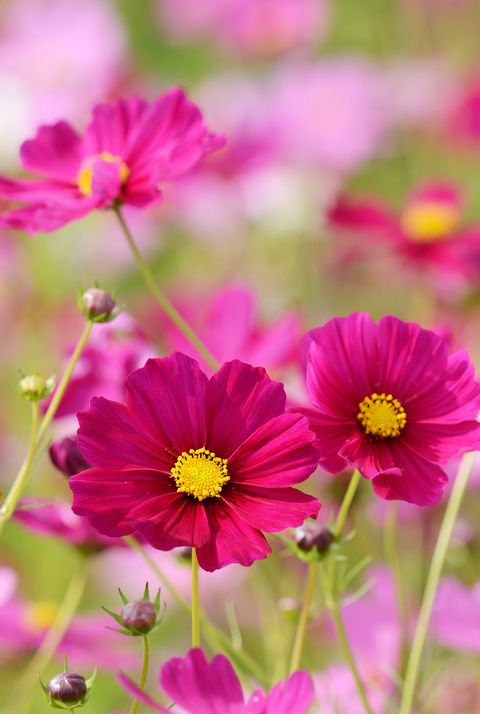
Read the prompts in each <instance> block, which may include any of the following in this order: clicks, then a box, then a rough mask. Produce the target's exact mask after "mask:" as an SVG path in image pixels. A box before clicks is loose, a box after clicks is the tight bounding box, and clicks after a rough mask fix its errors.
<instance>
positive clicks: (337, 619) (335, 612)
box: [330, 599, 373, 714]
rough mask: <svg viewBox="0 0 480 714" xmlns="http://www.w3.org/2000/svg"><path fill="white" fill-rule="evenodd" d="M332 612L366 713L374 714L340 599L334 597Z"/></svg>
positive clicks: (340, 643)
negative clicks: (350, 639) (359, 669)
mask: <svg viewBox="0 0 480 714" xmlns="http://www.w3.org/2000/svg"><path fill="white" fill-rule="evenodd" d="M330 612H331V613H332V617H333V621H334V623H335V631H336V633H337V637H338V643H339V645H340V652H341V653H342V657H343V659H344V660H345V662H346V663H347V665H348V667H349V668H350V671H351V673H352V675H353V678H354V679H355V684H356V685H357V692H358V696H359V697H360V699H361V701H362V705H363V708H364V710H365V712H366V714H373V712H372V709H371V707H370V704H369V702H368V698H367V693H366V691H365V686H364V684H363V681H362V678H361V677H360V674H359V672H358V668H357V665H356V662H355V658H354V656H353V652H352V648H351V647H350V643H349V641H348V637H347V632H346V630H345V624H344V622H343V618H342V613H341V611H340V605H339V603H338V599H334V600H333V601H332V604H331V607H330Z"/></svg>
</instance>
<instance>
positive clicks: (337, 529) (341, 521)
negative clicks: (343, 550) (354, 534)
mask: <svg viewBox="0 0 480 714" xmlns="http://www.w3.org/2000/svg"><path fill="white" fill-rule="evenodd" d="M360 479H361V474H360V471H359V470H358V469H355V471H354V472H353V474H352V476H351V478H350V483H349V484H348V488H347V490H346V492H345V495H344V497H343V501H342V503H341V505H340V509H339V511H338V514H337V518H336V519H335V523H334V525H333V528H332V533H333V536H334V537H335V539H336V540H338V539H339V538H340V537H341V536H342V533H343V529H344V528H345V522H346V520H347V516H348V512H349V510H350V506H351V505H352V502H353V499H354V498H355V494H356V492H357V488H358V484H359V483H360Z"/></svg>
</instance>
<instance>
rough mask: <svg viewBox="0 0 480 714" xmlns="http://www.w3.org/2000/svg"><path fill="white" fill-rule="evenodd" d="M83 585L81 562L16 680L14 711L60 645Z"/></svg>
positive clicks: (84, 576)
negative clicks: (45, 630) (36, 648)
mask: <svg viewBox="0 0 480 714" xmlns="http://www.w3.org/2000/svg"><path fill="white" fill-rule="evenodd" d="M85 585H86V568H85V563H84V562H82V563H81V564H80V566H79V567H78V568H76V570H75V572H74V574H73V576H72V578H71V579H70V582H69V584H68V587H67V590H66V592H65V595H64V598H63V600H62V602H61V604H60V606H59V608H58V611H57V615H56V617H55V620H54V621H53V624H52V626H51V628H50V629H49V631H48V632H47V634H46V636H45V638H44V639H43V641H42V644H41V645H40V647H39V649H38V650H37V651H36V653H35V655H34V656H33V657H32V659H31V660H30V663H29V665H28V667H27V668H26V670H25V671H24V672H23V674H22V675H21V676H20V678H19V679H18V680H17V684H16V687H15V691H16V695H15V696H16V707H18V708H15V712H20V711H22V704H21V702H22V701H24V700H27V699H28V697H29V695H30V693H31V691H32V689H33V688H34V687H35V685H36V684H37V682H38V677H39V676H41V675H42V674H43V671H44V670H45V668H46V667H47V666H48V664H49V663H50V661H51V659H52V658H53V656H54V655H55V652H56V651H57V649H58V646H59V645H60V643H61V641H62V639H63V637H64V635H65V633H66V631H67V630H68V627H69V626H70V624H71V622H72V620H73V618H74V616H75V613H76V612H77V610H78V606H79V604H80V601H81V599H82V596H83V593H84V591H85ZM19 697H21V699H20V703H19V699H18V698H19Z"/></svg>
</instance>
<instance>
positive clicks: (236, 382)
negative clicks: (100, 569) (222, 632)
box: [69, 353, 320, 570]
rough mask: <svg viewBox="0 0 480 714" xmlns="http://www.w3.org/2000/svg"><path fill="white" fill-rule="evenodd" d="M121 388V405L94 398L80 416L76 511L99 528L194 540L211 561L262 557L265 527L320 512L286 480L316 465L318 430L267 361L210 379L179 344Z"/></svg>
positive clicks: (164, 546) (159, 543) (153, 539)
mask: <svg viewBox="0 0 480 714" xmlns="http://www.w3.org/2000/svg"><path fill="white" fill-rule="evenodd" d="M125 386H126V389H127V399H126V404H120V403H118V402H112V401H109V400H107V399H104V398H94V399H93V400H92V402H91V405H90V409H89V410H88V411H87V412H81V413H80V414H79V415H78V416H79V422H80V429H79V432H78V440H79V446H80V450H81V451H82V453H83V456H84V457H85V458H86V459H87V461H88V462H89V463H91V464H93V467H94V468H92V469H89V470H87V471H83V472H82V473H80V474H78V475H76V476H73V477H72V478H71V479H70V482H69V483H70V486H71V488H72V490H73V493H74V500H73V510H74V512H75V513H77V514H78V515H83V516H87V517H88V518H89V520H90V522H91V523H92V525H94V526H95V528H97V529H98V530H99V531H100V532H101V533H104V534H105V535H111V536H123V535H127V534H129V533H132V532H133V531H134V530H136V531H138V532H139V533H141V534H142V535H143V536H144V537H145V539H146V540H147V542H149V543H150V544H151V545H153V546H154V547H155V548H158V549H160V550H170V549H172V548H175V547H176V546H182V545H186V546H192V547H195V548H197V552H198V559H199V562H200V564H201V566H202V567H203V568H204V569H205V570H215V569H217V568H220V567H223V566H225V565H228V564H229V563H241V564H242V565H251V563H252V562H253V561H255V560H258V559H260V558H265V557H266V556H267V554H268V553H269V552H270V548H269V546H268V544H267V542H266V540H265V537H264V536H263V534H262V531H265V532H275V531H281V530H283V529H285V528H288V527H290V526H296V525H300V524H301V523H303V521H304V519H305V518H306V517H308V516H311V515H313V516H315V515H316V514H317V512H318V509H319V506H320V504H319V503H318V501H317V500H316V499H315V498H312V497H311V496H307V495H305V494H304V493H302V492H300V491H298V490H297V489H294V488H292V486H293V485H294V484H297V483H300V482H302V481H304V480H305V479H306V478H307V477H308V476H309V475H310V474H311V473H312V472H313V471H314V469H315V466H316V462H317V454H316V452H315V449H314V448H313V446H312V441H313V439H314V435H313V434H312V433H311V432H310V431H309V429H308V421H307V420H306V419H305V418H304V417H302V416H301V415H298V414H288V413H285V401H286V396H285V391H284V389H283V386H282V385H281V384H279V383H277V382H273V381H271V380H270V379H269V378H268V376H267V374H266V373H265V370H264V369H261V368H253V367H251V366H250V365H246V364H244V363H242V362H239V361H234V362H227V363H226V364H224V365H223V367H222V368H221V369H220V370H219V371H218V372H217V373H216V374H215V375H214V376H213V377H212V378H211V379H208V377H207V376H206V375H205V374H204V373H203V372H202V371H201V369H200V367H199V365H198V363H197V362H196V361H195V360H193V359H191V358H190V357H187V356H185V355H182V354H180V353H175V354H173V355H171V356H170V357H166V358H164V359H157V360H148V362H147V363H146V365H145V367H143V368H142V369H138V370H136V371H135V372H132V373H131V374H130V376H129V377H128V378H127V380H126V382H125Z"/></svg>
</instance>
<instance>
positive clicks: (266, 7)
mask: <svg viewBox="0 0 480 714" xmlns="http://www.w3.org/2000/svg"><path fill="white" fill-rule="evenodd" d="M158 10H159V20H160V22H161V23H162V24H165V25H166V27H167V29H168V31H169V33H170V34H171V35H173V36H175V37H177V38H180V39H184V40H185V39H187V40H188V39H195V38H206V39H213V40H214V41H217V42H218V44H220V45H221V46H223V47H224V48H226V49H229V50H233V51H234V52H236V53H238V54H241V55H243V56H247V57H251V56H254V57H258V56H260V57H270V56H275V55H279V54H283V53H285V52H288V51H291V50H295V49H299V48H301V47H305V46H309V45H311V44H312V43H313V42H315V41H318V40H319V39H320V38H321V37H322V36H323V35H324V34H325V31H326V29H327V26H328V15H329V13H328V4H327V0H260V1H259V0H197V2H196V3H195V5H194V6H191V5H190V4H189V3H188V2H185V0H183V1H182V0H160V2H159V6H158Z"/></svg>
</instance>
